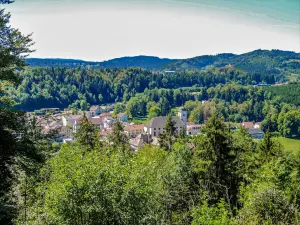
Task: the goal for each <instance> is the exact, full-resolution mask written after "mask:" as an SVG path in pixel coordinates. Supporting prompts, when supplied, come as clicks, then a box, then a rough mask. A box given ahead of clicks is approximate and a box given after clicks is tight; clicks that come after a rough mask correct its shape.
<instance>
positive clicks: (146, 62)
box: [26, 56, 176, 70]
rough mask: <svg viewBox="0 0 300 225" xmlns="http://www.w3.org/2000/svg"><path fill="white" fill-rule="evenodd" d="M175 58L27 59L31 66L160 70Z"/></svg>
mask: <svg viewBox="0 0 300 225" xmlns="http://www.w3.org/2000/svg"><path fill="white" fill-rule="evenodd" d="M175 61H176V60H175V59H161V58H158V57H154V56H134V57H122V58H116V59H111V60H107V61H103V62H89V61H83V60H77V59H50V58H49V59H39V58H29V59H27V60H26V62H27V64H28V65H29V66H31V67H37V66H38V67H67V68H76V67H79V66H90V67H93V68H129V67H139V68H145V69H150V70H160V69H162V68H163V67H165V66H166V65H168V64H170V63H173V62H175Z"/></svg>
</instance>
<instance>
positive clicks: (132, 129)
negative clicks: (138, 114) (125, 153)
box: [124, 124, 144, 138]
mask: <svg viewBox="0 0 300 225" xmlns="http://www.w3.org/2000/svg"><path fill="white" fill-rule="evenodd" d="M124 131H125V133H127V134H128V136H129V137H130V138H134V137H136V136H138V135H139V134H142V133H143V132H144V124H134V125H127V126H125V128H124Z"/></svg>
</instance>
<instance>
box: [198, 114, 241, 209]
mask: <svg viewBox="0 0 300 225" xmlns="http://www.w3.org/2000/svg"><path fill="white" fill-rule="evenodd" d="M204 132H205V136H199V137H197V138H195V140H194V144H195V154H194V157H195V158H194V170H195V173H196V174H197V176H198V180H199V184H200V190H201V191H203V193H202V194H203V196H206V198H207V199H203V201H206V200H209V201H208V203H209V204H217V203H218V202H219V201H220V200H221V199H222V198H223V199H224V200H225V201H226V203H227V204H228V206H229V207H230V209H231V210H233V209H234V206H236V205H237V197H238V188H239V182H240V178H239V174H235V172H236V169H237V164H236V158H235V156H236V151H235V147H234V146H233V139H232V134H231V131H230V128H229V127H227V126H225V125H224V124H223V122H222V121H221V120H220V119H218V118H217V117H216V115H213V117H212V118H210V119H209V120H208V121H207V123H206V126H205V128H204Z"/></svg>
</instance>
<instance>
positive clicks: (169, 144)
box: [158, 115, 177, 151]
mask: <svg viewBox="0 0 300 225" xmlns="http://www.w3.org/2000/svg"><path fill="white" fill-rule="evenodd" d="M175 125H176V122H175V121H174V120H173V119H172V116H171V115H168V117H167V122H166V126H165V132H163V133H159V134H158V138H159V139H158V141H159V145H160V147H161V148H163V149H165V150H166V151H172V148H173V144H174V143H175V141H176V138H177V134H176V127H175Z"/></svg>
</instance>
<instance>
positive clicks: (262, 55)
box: [166, 50, 300, 82]
mask: <svg viewBox="0 0 300 225" xmlns="http://www.w3.org/2000/svg"><path fill="white" fill-rule="evenodd" d="M225 65H231V66H233V67H235V68H238V69H240V70H243V71H246V72H248V73H250V74H265V75H267V74H268V75H272V76H274V78H275V80H276V81H277V82H278V81H285V80H288V76H291V75H297V76H296V77H290V79H291V80H294V81H295V80H297V79H299V74H300V54H299V53H295V52H289V51H280V50H272V51H267V50H256V51H253V52H249V53H245V54H241V55H233V54H219V55H215V56H198V57H195V58H190V59H183V60H178V61H175V62H174V63H172V64H170V65H167V66H166V68H167V69H173V70H186V69H189V70H190V69H204V68H206V67H208V66H215V67H223V66H225Z"/></svg>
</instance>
